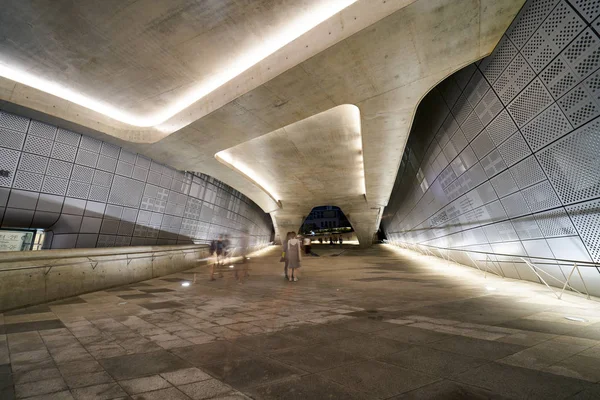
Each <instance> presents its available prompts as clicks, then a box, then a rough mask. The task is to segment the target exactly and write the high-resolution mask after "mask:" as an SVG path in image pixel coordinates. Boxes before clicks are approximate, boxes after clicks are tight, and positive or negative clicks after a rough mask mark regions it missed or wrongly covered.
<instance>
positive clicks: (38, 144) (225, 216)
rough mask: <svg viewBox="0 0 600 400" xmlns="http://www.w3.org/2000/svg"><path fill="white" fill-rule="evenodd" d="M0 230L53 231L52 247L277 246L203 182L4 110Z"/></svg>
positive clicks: (211, 182) (256, 213)
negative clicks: (224, 242)
mask: <svg viewBox="0 0 600 400" xmlns="http://www.w3.org/2000/svg"><path fill="white" fill-rule="evenodd" d="M0 170H5V171H8V176H2V175H0V223H1V226H2V227H3V228H41V229H48V231H49V232H51V234H50V235H48V239H49V240H48V241H47V243H46V244H45V247H47V248H75V247H88V248H89V247H112V246H130V245H131V246H137V245H154V244H188V243H192V242H195V243H207V242H209V241H210V240H211V239H213V238H215V237H216V236H218V235H219V234H229V235H230V236H231V239H232V242H234V244H235V241H236V239H237V238H239V237H241V236H242V235H244V234H245V232H248V233H249V234H250V235H251V239H250V243H249V244H250V245H251V246H258V245H262V244H266V243H268V242H269V241H270V240H271V231H272V222H271V218H270V216H269V215H268V214H266V213H264V212H263V211H262V210H261V209H260V208H259V207H258V206H257V205H256V204H255V203H254V202H252V201H251V200H250V199H248V198H247V197H246V196H244V195H242V194H241V193H239V192H238V191H236V190H234V189H233V188H231V187H229V186H227V185H225V184H224V183H222V182H220V181H218V180H216V179H213V178H211V177H209V176H206V175H202V174H191V173H183V172H180V171H176V170H174V169H172V168H170V167H168V166H165V165H161V164H158V163H156V162H155V161H153V160H150V159H148V158H146V157H144V156H142V155H141V154H133V153H130V152H128V151H126V150H125V149H122V148H120V147H118V146H114V145H112V144H109V143H104V142H101V141H99V140H96V139H93V138H91V137H88V136H83V135H80V134H78V133H75V132H71V131H68V130H64V129H61V128H57V127H55V126H51V125H47V124H44V123H41V122H39V121H35V120H30V119H28V118H23V117H20V116H17V115H14V114H9V113H6V112H3V111H1V110H0Z"/></svg>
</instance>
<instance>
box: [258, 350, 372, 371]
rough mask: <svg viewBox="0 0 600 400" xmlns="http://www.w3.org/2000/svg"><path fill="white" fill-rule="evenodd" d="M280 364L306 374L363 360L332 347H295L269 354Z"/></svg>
mask: <svg viewBox="0 0 600 400" xmlns="http://www.w3.org/2000/svg"><path fill="white" fill-rule="evenodd" d="M269 356H270V357H271V358H274V359H276V360H278V361H280V362H283V363H285V364H288V365H292V366H294V367H296V368H300V369H302V370H304V371H308V372H318V371H323V370H326V369H330V368H333V367H337V366H340V365H344V364H349V363H355V362H358V361H361V360H363V358H362V357H360V356H358V355H354V354H351V353H347V352H345V351H341V350H338V349H336V348H334V347H332V346H327V345H325V346H318V347H295V348H292V349H287V350H280V351H276V352H273V353H270V354H269Z"/></svg>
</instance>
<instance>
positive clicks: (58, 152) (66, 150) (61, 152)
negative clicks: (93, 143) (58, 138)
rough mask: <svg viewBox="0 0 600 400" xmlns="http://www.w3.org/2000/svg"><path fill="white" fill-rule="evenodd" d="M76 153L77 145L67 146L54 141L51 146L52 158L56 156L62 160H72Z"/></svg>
mask: <svg viewBox="0 0 600 400" xmlns="http://www.w3.org/2000/svg"><path fill="white" fill-rule="evenodd" d="M76 154H77V147H73V146H69V145H67V144H63V143H58V142H55V143H54V146H53V147H52V154H51V156H52V158H56V159H58V160H62V161H68V162H74V161H75V155H76Z"/></svg>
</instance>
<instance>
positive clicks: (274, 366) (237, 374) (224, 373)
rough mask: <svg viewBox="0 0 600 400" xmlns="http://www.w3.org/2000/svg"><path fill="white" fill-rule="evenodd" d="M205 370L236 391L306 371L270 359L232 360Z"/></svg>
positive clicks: (210, 366)
mask: <svg viewBox="0 0 600 400" xmlns="http://www.w3.org/2000/svg"><path fill="white" fill-rule="evenodd" d="M203 368H204V370H206V371H207V372H209V373H210V374H211V375H212V376H214V377H215V378H217V379H219V380H221V381H222V382H225V383H227V384H229V385H231V386H233V387H234V388H236V389H243V388H247V387H250V386H256V385H260V384H263V383H267V382H270V381H274V380H279V379H282V378H287V377H290V376H293V375H302V374H304V371H301V370H298V369H296V368H292V367H290V366H288V365H285V364H283V363H280V362H277V361H274V360H270V359H268V358H245V359H241V360H231V361H225V362H220V363H217V364H210V365H206V366H204V367H203ZM184 391H185V390H184Z"/></svg>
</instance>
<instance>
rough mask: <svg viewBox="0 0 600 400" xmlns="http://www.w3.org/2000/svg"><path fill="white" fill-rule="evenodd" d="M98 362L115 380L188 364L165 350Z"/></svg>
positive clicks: (160, 371) (158, 372)
mask: <svg viewBox="0 0 600 400" xmlns="http://www.w3.org/2000/svg"><path fill="white" fill-rule="evenodd" d="M99 362H100V364H101V365H102V367H104V369H105V370H106V371H107V372H108V373H109V374H110V375H111V376H112V377H113V378H115V379H117V380H123V379H132V378H138V377H141V376H144V375H151V374H160V373H163V372H171V371H176V370H178V369H182V368H187V367H189V366H190V365H189V364H188V363H187V362H185V361H183V360H182V359H181V358H179V357H176V356H174V355H173V354H170V353H167V352H166V351H155V352H152V353H142V354H132V355H127V356H122V357H114V358H106V359H103V360H100V361H99Z"/></svg>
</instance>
